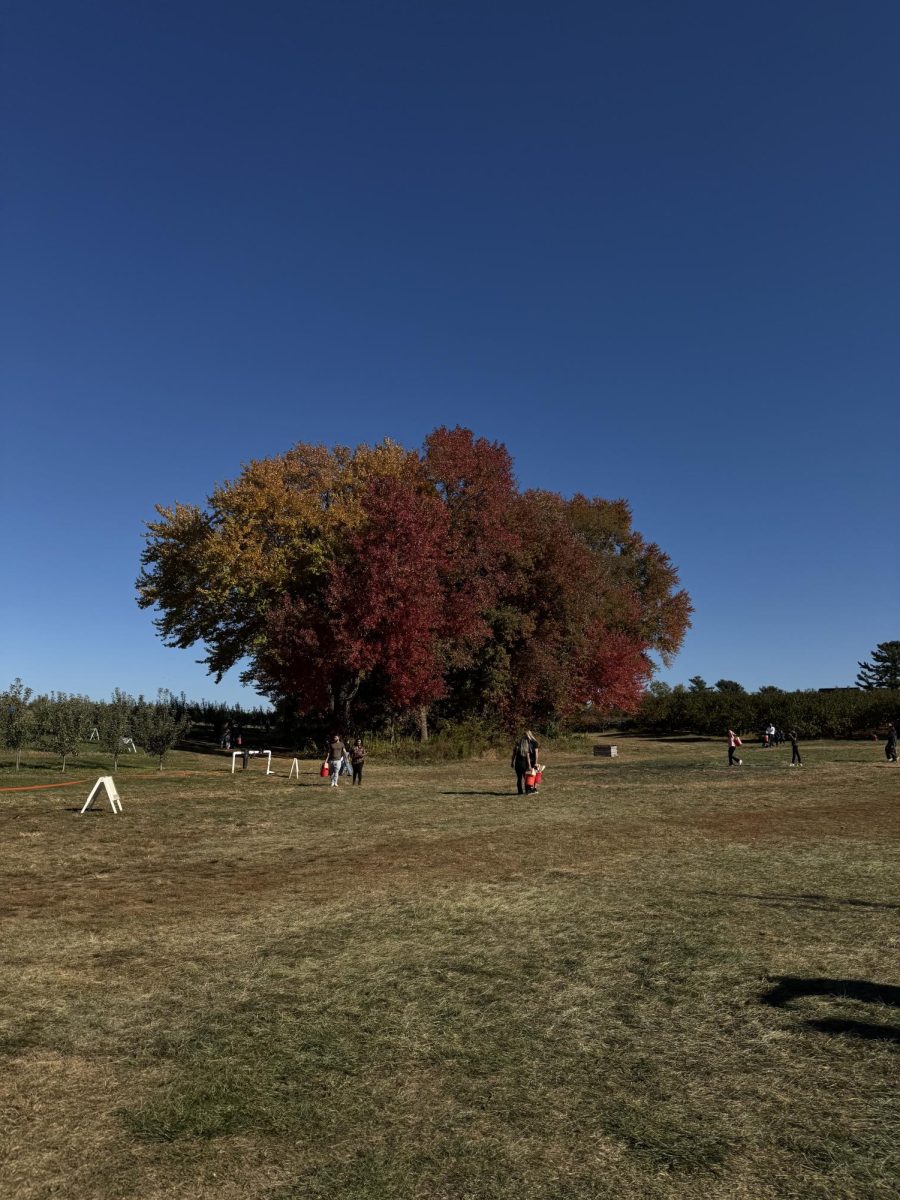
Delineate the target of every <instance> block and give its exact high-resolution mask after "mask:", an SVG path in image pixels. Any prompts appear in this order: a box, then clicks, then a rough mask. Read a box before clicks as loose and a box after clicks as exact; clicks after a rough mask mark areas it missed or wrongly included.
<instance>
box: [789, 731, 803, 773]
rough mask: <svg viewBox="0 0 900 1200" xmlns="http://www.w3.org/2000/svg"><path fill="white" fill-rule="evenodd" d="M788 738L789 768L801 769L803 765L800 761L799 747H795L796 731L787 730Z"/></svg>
mask: <svg viewBox="0 0 900 1200" xmlns="http://www.w3.org/2000/svg"><path fill="white" fill-rule="evenodd" d="M788 737H789V738H790V739H791V766H792V767H802V766H803V763H802V761H801V759H800V747H799V746H798V745H797V730H796V729H789V730H788Z"/></svg>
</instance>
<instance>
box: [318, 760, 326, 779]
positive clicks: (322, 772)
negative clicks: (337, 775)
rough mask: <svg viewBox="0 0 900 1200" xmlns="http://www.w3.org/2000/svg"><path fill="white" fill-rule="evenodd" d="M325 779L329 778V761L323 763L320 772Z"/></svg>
mask: <svg viewBox="0 0 900 1200" xmlns="http://www.w3.org/2000/svg"><path fill="white" fill-rule="evenodd" d="M319 774H320V775H321V776H322V778H323V779H327V778H328V763H322V769H321V771H320V772H319Z"/></svg>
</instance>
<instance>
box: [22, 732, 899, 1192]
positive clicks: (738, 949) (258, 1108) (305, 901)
mask: <svg viewBox="0 0 900 1200" xmlns="http://www.w3.org/2000/svg"><path fill="white" fill-rule="evenodd" d="M592 740H593V739H591V738H589V737H588V738H585V740H584V747H585V749H584V752H583V753H581V754H579V753H575V752H567V753H565V754H560V755H558V756H551V757H550V764H551V765H550V769H549V770H548V773H547V777H546V781H545V786H544V787H543V789H542V791H541V793H540V795H538V796H535V797H517V796H515V794H514V781H513V788H512V789H510V781H511V779H512V774H511V772H509V771H508V770H507V769H506V764H505V762H503V761H502V760H496V759H495V760H486V761H480V762H471V763H460V764H455V763H454V764H451V765H444V766H439V767H435V766H424V765H422V766H407V767H395V766H380V765H379V764H378V762H377V761H375V762H372V763H370V764H368V765H367V767H366V780H365V785H364V787H363V788H361V789H353V790H351V789H350V787H349V786H346V785H342V787H341V789H340V790H339V791H338V792H337V793H335V792H334V791H332V790H331V789H330V788H328V787H327V784H323V783H322V782H320V781H319V779H318V777H317V767H318V764H317V763H313V762H305V763H303V764H302V774H301V778H300V781H299V783H298V782H297V781H293V782H289V781H288V780H287V768H288V765H289V764H288V763H287V762H284V761H283V762H281V763H279V764H277V770H278V774H277V775H276V776H274V777H270V778H266V777H265V775H264V774H263V767H262V766H261V764H260V763H259V762H258V760H257V761H254V762H253V763H252V765H251V768H250V770H249V771H248V772H247V773H246V774H244V773H241V772H240V771H239V772H238V773H237V774H236V775H234V776H232V775H231V774H230V773H229V770H230V758H229V759H228V760H227V761H226V760H225V759H224V758H223V757H221V756H215V755H209V756H204V755H193V754H191V755H188V754H176V755H172V756H170V759H169V760H167V769H166V771H164V772H163V774H162V775H158V774H157V773H156V772H155V771H154V770H153V764H152V763H151V762H149V760H146V759H143V758H142V757H141V758H139V759H134V758H131V759H129V760H126V761H123V762H122V764H121V766H120V770H119V772H118V774H117V783H118V787H119V790H120V792H121V794H122V799H123V804H124V813H123V814H122V815H121V816H113V815H112V814H111V813H110V811H109V809H108V807H107V808H105V809H104V808H102V807H98V809H97V811H95V812H92V813H90V814H86V815H85V816H80V815H78V813H77V809H78V808H79V807H80V804H81V803H82V801H83V798H84V796H86V794H87V791H88V788H89V784H88V785H80V784H79V785H78V786H76V787H70V788H62V787H61V786H58V787H51V788H48V789H46V790H41V791H35V792H18V793H2V792H0V826H2V837H0V855H2V860H3V871H4V875H5V878H6V886H5V887H4V889H3V892H2V896H0V905H2V908H3V916H4V924H5V931H6V939H5V947H6V951H7V952H6V954H5V956H4V960H3V964H2V967H0V972H2V976H0V984H2V986H0V1054H2V1056H3V1071H2V1074H0V1115H2V1120H3V1127H4V1134H5V1136H4V1139H3V1142H4V1148H3V1150H2V1151H0V1194H2V1195H3V1196H4V1197H10V1200H38V1198H41V1200H43V1198H44V1197H49V1196H56V1195H65V1196H78V1197H79V1200H130V1198H132V1197H134V1198H135V1200H137V1198H138V1197H139V1198H140V1200H162V1198H163V1197H166V1198H171V1197H188V1196H190V1197H192V1198H193V1197H198V1198H201V1200H203V1198H207V1197H208V1198H210V1200H212V1198H213V1197H215V1198H216V1200H220V1198H223V1200H230V1198H232V1197H234V1198H235V1200H236V1198H238V1197H240V1198H241V1200H246V1198H252V1200H257V1198H258V1200H301V1198H302V1200H307V1198H310V1200H318V1198H323V1200H324V1198H329V1200H330V1198H337V1197H341V1198H348V1197H349V1198H351V1200H355V1198H359V1200H362V1198H363V1197H365V1198H366V1200H405V1198H407V1197H408V1198H416V1200H470V1198H471V1200H493V1198H498V1200H499V1198H510V1200H511V1198H516V1200H520V1198H525V1200H530V1198H534V1200H538V1198H540V1200H548V1198H550V1200H579V1198H583V1200H588V1198H590V1200H598V1198H603V1197H615V1198H616V1200H630V1198H634V1200H637V1198H638V1197H640V1198H642V1200H643V1198H644V1197H650V1198H651V1200H652V1198H670V1197H671V1198H679V1200H680V1198H684V1200H700V1198H703V1200H709V1198H712V1200H733V1198H741V1197H746V1198H747V1200H750V1198H753V1200H758V1198H766V1197H773V1198H774V1197H803V1198H806V1197H810V1198H815V1197H821V1198H822V1200H825V1198H828V1200H835V1198H837V1200H850V1198H860V1200H862V1198H866V1200H869V1198H872V1200H878V1198H880V1197H884V1198H885V1200H887V1198H888V1197H891V1200H893V1197H894V1196H895V1195H896V1181H897V1178H898V1175H900V1154H898V1146H900V1136H898V1134H900V1123H898V1113H897V1089H896V1080H897V1069H898V1048H900V972H898V962H900V954H898V950H900V888H898V870H897V866H898V854H897V850H898V840H900V775H898V769H897V768H895V767H890V766H888V765H886V764H885V763H884V760H883V757H881V748H880V746H878V745H873V746H871V747H869V746H867V745H865V744H860V743H852V744H851V743H846V744H837V745H816V744H810V745H808V746H805V747H804V763H805V765H804V767H803V768H802V769H801V770H797V769H789V768H788V767H787V763H788V761H789V757H790V752H789V750H788V752H787V753H784V752H783V751H781V750H771V751H754V750H752V749H749V750H748V751H747V752H746V753H745V764H746V765H745V766H744V767H743V768H741V769H733V770H728V768H727V767H726V766H725V765H724V763H725V750H724V747H723V746H722V745H720V744H713V743H706V742H696V741H692V742H687V741H685V742H657V741H653V740H643V739H622V740H620V745H621V748H622V749H621V757H620V758H619V759H613V760H607V759H593V758H591V757H590V754H589V748H590V744H591V741H592ZM604 740H608V739H604ZM2 761H3V760H0V762H2ZM52 765H53V764H52V763H51V762H50V761H49V760H43V759H40V758H36V757H35V756H30V757H29V760H28V761H27V762H26V764H25V765H24V769H23V770H22V771H20V772H18V773H16V772H14V771H12V770H11V769H10V767H9V759H8V758H7V760H5V766H2V768H0V787H7V786H8V787H17V786H24V785H28V784H32V783H41V784H43V783H47V782H51V783H52V782H53V776H52ZM107 769H108V768H107V765H106V763H105V760H104V759H103V758H102V757H101V756H94V757H93V758H92V757H90V756H88V757H86V758H82V759H80V760H79V761H78V762H77V763H76V764H75V766H74V767H72V769H71V771H68V770H67V773H66V776H65V777H59V776H58V774H57V778H58V779H59V783H60V784H61V783H62V782H64V780H66V779H69V778H71V779H79V778H87V779H89V781H90V782H93V780H94V779H95V778H96V775H97V774H99V773H106V771H107ZM178 772H194V773H191V774H183V773H182V774H179V773H178Z"/></svg>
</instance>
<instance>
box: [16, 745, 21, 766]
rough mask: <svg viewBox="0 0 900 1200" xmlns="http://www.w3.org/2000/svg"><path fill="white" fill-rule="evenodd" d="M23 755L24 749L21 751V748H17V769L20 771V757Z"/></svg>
mask: <svg viewBox="0 0 900 1200" xmlns="http://www.w3.org/2000/svg"><path fill="white" fill-rule="evenodd" d="M21 757H22V751H21V750H17V751H16V770H17V771H18V769H19V759H20V758H21Z"/></svg>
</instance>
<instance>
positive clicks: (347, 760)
mask: <svg viewBox="0 0 900 1200" xmlns="http://www.w3.org/2000/svg"><path fill="white" fill-rule="evenodd" d="M365 762H366V748H365V746H364V745H363V743H362V738H359V737H358V738H356V740H355V741H354V743H353V745H352V746H350V747H349V748H348V747H347V746H346V745H345V744H344V740H343V738H342V737H341V736H340V734H338V733H333V734H332V735H331V737H330V738H329V740H328V748H327V750H326V752H325V761H324V762H323V763H322V776H323V778H324V777H325V776H326V775H327V777H328V778H329V779H330V780H331V786H332V787H337V785H338V780H339V779H340V777H341V775H349V776H350V777H351V778H350V786H351V787H352V786H353V784H354V783H358V784H359V785H360V787H362V776H363V767H364V766H365Z"/></svg>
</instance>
